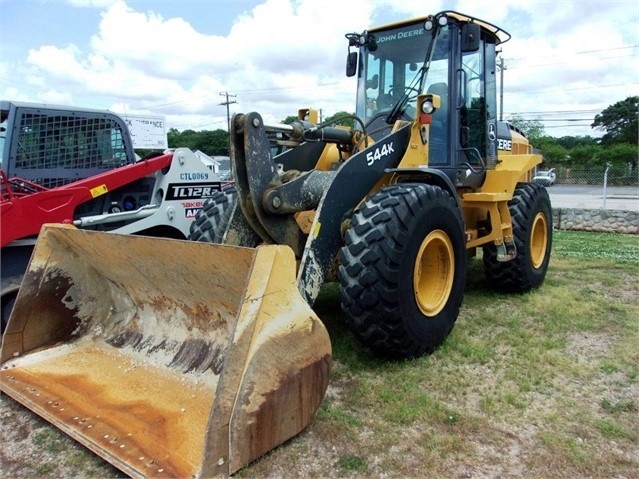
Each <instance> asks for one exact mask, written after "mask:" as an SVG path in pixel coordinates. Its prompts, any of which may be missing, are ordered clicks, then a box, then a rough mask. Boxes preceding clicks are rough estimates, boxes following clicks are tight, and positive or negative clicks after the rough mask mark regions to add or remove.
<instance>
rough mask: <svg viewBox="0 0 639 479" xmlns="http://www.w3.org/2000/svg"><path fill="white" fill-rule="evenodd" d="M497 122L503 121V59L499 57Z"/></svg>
mask: <svg viewBox="0 0 639 479" xmlns="http://www.w3.org/2000/svg"><path fill="white" fill-rule="evenodd" d="M498 67H499V121H503V120H504V70H506V67H505V66H504V57H499V65H498Z"/></svg>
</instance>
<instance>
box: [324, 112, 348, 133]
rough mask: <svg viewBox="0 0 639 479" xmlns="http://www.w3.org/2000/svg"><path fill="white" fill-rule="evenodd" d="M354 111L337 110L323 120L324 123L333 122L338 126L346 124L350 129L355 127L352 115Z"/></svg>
mask: <svg viewBox="0 0 639 479" xmlns="http://www.w3.org/2000/svg"><path fill="white" fill-rule="evenodd" d="M354 116H355V113H348V112H347V111H338V112H337V113H335V114H334V115H331V116H329V117H328V118H326V120H324V123H325V124H327V125H330V124H334V125H336V126H337V125H340V126H347V127H349V128H351V129H353V128H354V127H355V120H354V118H353V117H354Z"/></svg>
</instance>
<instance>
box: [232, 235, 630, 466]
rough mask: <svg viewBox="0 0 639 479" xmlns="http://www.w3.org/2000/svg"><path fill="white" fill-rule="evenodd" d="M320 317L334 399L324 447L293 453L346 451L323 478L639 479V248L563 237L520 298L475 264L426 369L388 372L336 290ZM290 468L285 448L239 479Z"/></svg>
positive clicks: (321, 416)
mask: <svg viewBox="0 0 639 479" xmlns="http://www.w3.org/2000/svg"><path fill="white" fill-rule="evenodd" d="M315 309H316V311H317V312H318V314H319V315H320V317H321V318H322V320H323V321H324V323H325V324H326V326H327V328H328V330H329V334H330V335H331V341H332V345H333V355H334V367H333V371H332V373H331V385H330V386H329V387H330V388H331V390H332V391H335V392H334V393H333V394H332V395H331V398H330V399H329V400H327V401H325V402H324V403H323V405H322V406H321V408H320V411H319V413H318V415H317V416H316V419H315V421H314V422H313V424H312V425H311V426H310V428H309V430H310V431H312V433H313V435H312V436H311V435H310V433H309V434H306V433H305V434H302V435H301V436H299V437H298V438H296V439H294V441H312V437H314V436H317V435H319V436H320V437H322V438H326V440H327V442H328V443H329V444H331V445H332V446H333V447H334V448H335V451H334V453H333V455H334V457H333V459H332V461H329V460H328V458H327V459H325V460H324V459H323V460H321V461H319V462H320V463H321V464H320V465H317V466H316V469H314V471H315V474H316V477H331V476H333V477H367V476H368V475H372V476H380V475H388V476H389V477H465V475H468V474H470V475H472V474H473V471H474V472H477V473H480V474H481V472H482V471H483V473H484V475H487V476H491V477H500V476H501V477H522V478H523V477H565V478H572V477H584V476H588V477H635V476H636V471H637V470H639V463H638V461H637V456H636V450H637V448H638V447H639V443H638V441H639V439H638V437H637V433H636V431H639V419H638V415H637V410H638V409H639V399H638V397H637V392H638V391H639V381H638V379H639V353H638V349H639V348H637V345H638V344H639V321H637V318H639V237H637V236H632V235H620V234H606V233H585V232H571V231H557V232H555V235H554V244H553V254H552V258H551V263H550V268H549V272H548V275H547V278H546V281H545V283H544V284H543V285H542V287H541V288H539V289H537V290H535V291H532V292H530V293H527V294H523V295H508V294H500V293H497V292H495V291H493V290H492V289H491V288H490V285H489V284H487V282H486V280H485V278H484V275H483V267H482V264H481V259H480V258H475V259H473V260H471V264H470V266H469V280H468V287H467V291H466V294H465V297H464V304H463V306H462V310H461V313H460V316H459V318H458V321H457V324H456V326H455V328H454V329H453V332H452V333H451V335H450V337H449V338H448V339H447V340H446V341H445V342H444V344H443V345H442V346H441V347H440V348H439V349H438V350H437V351H435V353H434V354H432V355H430V356H427V357H423V358H419V359H415V360H410V361H401V362H389V361H384V360H381V359H379V358H377V357H375V356H374V355H372V354H371V353H370V352H369V351H368V350H367V349H366V348H365V347H363V346H362V345H361V344H359V343H358V342H357V341H356V340H355V339H354V338H353V337H352V335H351V334H350V332H349V331H348V329H347V328H346V327H345V325H344V321H343V318H342V314H341V312H340V310H339V288H338V286H337V285H333V284H331V285H326V286H325V287H324V289H323V292H322V295H321V296H320V298H319V300H318V302H317V303H316V307H315ZM340 438H341V439H343V440H344V441H345V443H346V445H345V446H338V444H340ZM612 442H614V446H613V445H611V444H612ZM286 456H287V451H286V448H285V447H284V448H280V449H278V450H277V451H274V452H273V453H272V454H270V455H269V456H267V457H266V458H264V459H263V460H261V461H259V462H258V463H256V464H255V465H254V466H252V467H251V468H248V469H247V470H246V471H243V474H242V475H243V476H245V477H254V476H260V475H263V474H268V471H272V470H273V469H271V467H274V465H276V464H285V463H286V461H287V457H286ZM310 456H311V455H309V456H307V457H306V458H297V461H296V463H298V464H303V463H304V461H305V459H306V460H307V461H311V462H313V458H312V457H310ZM317 468H319V469H317ZM290 477H301V476H300V475H297V474H294V473H293V474H290Z"/></svg>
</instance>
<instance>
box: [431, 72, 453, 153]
mask: <svg viewBox="0 0 639 479" xmlns="http://www.w3.org/2000/svg"><path fill="white" fill-rule="evenodd" d="M427 92H428V93H433V94H435V95H439V98H440V99H441V104H440V107H439V108H438V109H437V111H435V112H434V113H433V120H432V122H431V124H430V157H429V163H430V164H433V165H443V164H446V163H447V162H448V85H447V84H446V83H444V82H439V83H433V84H432V85H430V86H429V87H428V90H427Z"/></svg>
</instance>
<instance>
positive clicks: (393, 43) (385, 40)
mask: <svg viewBox="0 0 639 479" xmlns="http://www.w3.org/2000/svg"><path fill="white" fill-rule="evenodd" d="M442 34H444V35H442ZM374 35H375V39H376V42H377V48H376V49H375V50H374V51H368V49H366V48H365V47H363V48H362V52H361V54H362V56H363V67H364V69H363V72H362V73H361V76H360V78H359V83H358V91H357V116H359V117H360V118H364V121H365V122H366V123H368V122H369V121H370V120H371V119H372V118H374V117H375V116H377V115H379V114H380V113H386V114H387V113H389V112H390V110H391V109H392V108H393V106H394V105H395V104H396V103H397V102H399V101H400V100H401V99H402V98H403V97H404V95H405V94H406V95H407V96H408V105H407V109H408V111H407V113H408V114H409V116H411V115H412V113H413V112H414V108H415V99H416V98H417V95H418V94H419V93H421V92H422V91H424V86H425V85H424V73H425V72H426V68H425V61H426V55H427V54H428V50H429V44H430V42H431V39H432V36H431V33H430V32H427V31H426V30H425V29H424V22H423V21H418V22H415V23H412V24H408V25H402V26H399V27H396V28H390V29H388V30H384V31H377V32H374ZM443 37H446V38H447V37H448V35H446V27H444V28H443V29H442V30H440V32H439V35H438V37H437V38H438V39H439V40H438V43H439V42H441V41H442V40H441V39H442V38H443ZM438 50H439V49H438ZM441 50H442V52H443V56H441V55H437V54H435V55H434V59H435V58H437V57H439V58H440V60H436V61H435V62H434V63H433V64H432V65H430V67H429V72H428V74H429V77H430V78H431V80H429V84H431V83H436V82H443V83H445V82H446V81H447V79H448V55H447V54H446V52H447V51H448V49H447V48H442V49H441ZM433 77H434V78H433ZM411 108H412V110H411Z"/></svg>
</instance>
